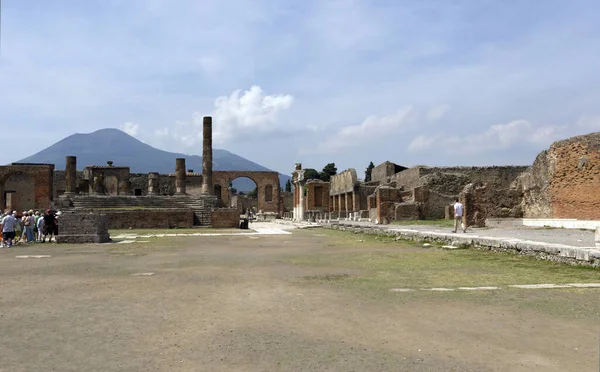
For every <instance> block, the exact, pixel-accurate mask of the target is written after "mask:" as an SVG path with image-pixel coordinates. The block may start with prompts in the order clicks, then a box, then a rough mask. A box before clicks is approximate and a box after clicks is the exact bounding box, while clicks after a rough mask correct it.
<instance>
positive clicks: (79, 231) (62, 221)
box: [56, 213, 110, 244]
mask: <svg viewBox="0 0 600 372" xmlns="http://www.w3.org/2000/svg"><path fill="white" fill-rule="evenodd" d="M58 232H59V234H58V235H57V236H56V241H57V242H58V243H79V244H81V243H107V242H109V241H110V235H109V234H108V218H107V217H106V215H105V214H100V213H63V214H62V215H61V216H60V218H59V220H58Z"/></svg>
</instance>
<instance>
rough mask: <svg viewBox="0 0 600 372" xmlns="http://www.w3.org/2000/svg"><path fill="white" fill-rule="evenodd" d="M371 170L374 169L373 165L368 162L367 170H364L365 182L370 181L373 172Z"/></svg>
mask: <svg viewBox="0 0 600 372" xmlns="http://www.w3.org/2000/svg"><path fill="white" fill-rule="evenodd" d="M373 168H375V164H373V162H370V163H369V166H368V167H367V170H365V182H369V181H371V172H373Z"/></svg>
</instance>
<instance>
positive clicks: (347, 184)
mask: <svg viewBox="0 0 600 372" xmlns="http://www.w3.org/2000/svg"><path fill="white" fill-rule="evenodd" d="M329 183H330V188H329V194H330V195H339V194H345V193H348V192H353V191H354V187H355V185H356V184H357V183H358V177H357V176H356V170H354V169H353V168H350V169H346V170H345V171H343V172H341V173H339V174H336V175H335V176H332V177H331V180H330V181H329Z"/></svg>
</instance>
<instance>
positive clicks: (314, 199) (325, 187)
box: [304, 180, 329, 212]
mask: <svg viewBox="0 0 600 372" xmlns="http://www.w3.org/2000/svg"><path fill="white" fill-rule="evenodd" d="M305 188H306V196H305V198H304V201H305V203H306V205H305V210H307V211H320V212H328V211H329V182H324V181H321V180H308V181H306V185H305Z"/></svg>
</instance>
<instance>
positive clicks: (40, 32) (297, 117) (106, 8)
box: [0, 0, 600, 174]
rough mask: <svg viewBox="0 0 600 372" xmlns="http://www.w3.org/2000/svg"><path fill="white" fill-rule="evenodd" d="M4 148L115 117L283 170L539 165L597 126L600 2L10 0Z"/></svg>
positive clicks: (1, 86)
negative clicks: (209, 123) (209, 135)
mask: <svg viewBox="0 0 600 372" xmlns="http://www.w3.org/2000/svg"><path fill="white" fill-rule="evenodd" d="M2 7H3V9H2V45H1V52H0V125H1V127H2V141H3V142H4V145H5V146H4V151H2V152H1V153H0V164H4V163H9V162H11V161H16V160H19V159H21V158H24V157H26V156H28V155H31V154H33V153H35V152H37V151H39V150H41V149H43V148H45V147H47V146H49V145H50V144H52V143H54V142H56V141H58V140H60V139H62V138H64V137H66V136H68V135H70V134H73V133H88V132H92V131H94V130H97V129H101V128H106V127H114V128H120V129H123V130H125V131H127V132H128V133H130V134H132V135H133V136H135V137H136V138H138V139H140V140H142V141H144V142H146V143H148V144H150V145H153V146H155V147H158V148H161V149H165V150H169V151H179V152H185V153H189V154H201V153H202V148H201V146H202V140H201V136H202V133H201V131H202V129H201V125H202V124H201V123H202V120H201V117H202V116H204V115H212V116H213V118H214V129H213V131H214V142H215V147H217V148H223V149H226V150H229V151H231V152H234V153H236V154H239V155H241V156H244V157H246V158H248V159H250V160H252V161H255V162H257V163H260V164H262V165H264V166H266V167H269V168H271V169H274V170H277V171H280V172H282V173H290V172H291V171H292V170H293V167H294V163H295V162H302V163H303V164H304V166H305V167H313V168H322V167H323V165H325V164H326V163H328V162H332V161H333V162H335V163H336V165H337V166H338V169H340V170H342V169H346V168H349V167H354V168H356V169H357V171H358V172H359V174H362V173H363V170H364V168H365V167H366V166H367V164H368V163H369V161H373V162H374V163H375V164H378V163H381V162H383V161H385V160H390V161H393V162H396V163H398V164H402V165H406V166H411V165H416V164H429V165H484V164H496V165H504V164H531V163H532V162H533V160H534V158H535V155H536V154H537V153H539V152H540V151H542V150H543V149H545V148H547V147H548V146H549V145H550V144H551V143H552V142H553V141H555V140H557V139H562V138H567V137H570V136H573V135H578V134H585V133H589V132H593V131H600V73H599V70H598V63H599V62H598V61H600V23H598V19H597V15H598V14H600V2H598V1H593V0H571V1H567V0H561V1H558V0H544V1H539V0H518V1H517V0H503V1H499V0H497V1H492V0H478V1H472V0H455V1H449V0H431V1H428V0H422V1H416V0H415V1H400V0H398V1H389V0H380V1H360V0H346V1H341V0H340V1H337V0H331V1H328V0H321V1H317V0H305V1H283V0H282V1H273V0H256V1H242V0H215V1H213V0H203V1H196V0H168V1H167V0H128V1H119V0H103V1H100V0H86V1H75V0H72V1H67V0H62V1H61V0H53V1H42V0H4V1H3V2H2Z"/></svg>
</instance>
